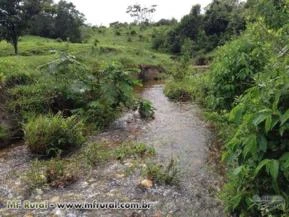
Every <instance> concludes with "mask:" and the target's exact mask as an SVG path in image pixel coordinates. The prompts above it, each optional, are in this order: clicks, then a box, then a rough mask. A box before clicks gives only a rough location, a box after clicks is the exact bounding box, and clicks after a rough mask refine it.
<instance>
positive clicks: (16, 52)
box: [13, 39, 18, 55]
mask: <svg viewBox="0 0 289 217" xmlns="http://www.w3.org/2000/svg"><path fill="white" fill-rule="evenodd" d="M13 47H14V51H15V55H18V39H14V40H13Z"/></svg>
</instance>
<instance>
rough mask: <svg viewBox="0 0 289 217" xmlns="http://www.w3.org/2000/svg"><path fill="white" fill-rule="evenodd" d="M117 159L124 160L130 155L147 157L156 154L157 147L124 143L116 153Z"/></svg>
mask: <svg viewBox="0 0 289 217" xmlns="http://www.w3.org/2000/svg"><path fill="white" fill-rule="evenodd" d="M114 155H115V157H116V159H118V160H123V159H125V158H129V157H135V158H137V157H141V158H143V157H146V156H153V155H155V149H154V148H153V147H149V146H147V145H145V144H142V143H140V144H130V143H128V144H123V145H121V146H120V147H119V148H117V149H116V151H115V153H114Z"/></svg>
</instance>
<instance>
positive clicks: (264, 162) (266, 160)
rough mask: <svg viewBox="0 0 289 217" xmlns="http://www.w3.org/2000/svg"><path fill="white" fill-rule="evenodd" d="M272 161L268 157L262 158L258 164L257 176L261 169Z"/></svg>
mask: <svg viewBox="0 0 289 217" xmlns="http://www.w3.org/2000/svg"><path fill="white" fill-rule="evenodd" d="M269 162H270V160H268V159H265V160H262V161H261V162H260V163H259V165H258V166H257V168H256V169H255V176H257V175H258V174H259V172H260V170H261V169H262V168H263V167H264V166H266V165H267V164H268V163H269Z"/></svg>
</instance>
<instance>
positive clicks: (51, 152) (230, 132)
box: [0, 0, 289, 217]
mask: <svg viewBox="0 0 289 217" xmlns="http://www.w3.org/2000/svg"><path fill="white" fill-rule="evenodd" d="M155 8H156V6H155V5H153V6H151V7H150V8H144V7H142V6H140V5H132V6H130V7H129V8H128V11H127V13H129V14H130V15H131V16H132V17H134V18H135V19H136V20H135V23H132V24H128V23H119V22H115V23H111V24H110V27H109V28H107V27H103V26H99V27H97V26H89V25H85V24H84V21H85V18H84V16H83V15H82V14H81V13H80V12H79V11H78V10H77V9H76V8H75V6H74V5H73V4H72V3H67V2H66V1H59V2H58V3H57V4H56V3H53V1H51V0H41V1H36V0H25V1H24V0H23V1H22V0H13V1H11V0H10V1H7V0H0V39H1V40H4V41H1V42H0V91H1V93H0V101H1V102H0V103H1V107H0V117H2V116H3V117H4V116H5V117H8V119H9V120H8V121H6V120H5V121H4V120H2V119H0V143H1V145H2V144H6V143H8V141H11V138H15V137H14V136H15V134H17V138H19V139H20V140H21V139H23V140H24V141H25V143H26V144H27V146H28V147H29V149H30V151H31V152H32V153H33V154H35V155H37V156H42V157H49V159H47V158H43V159H42V160H41V161H40V160H35V161H33V162H32V165H31V168H30V170H28V172H27V173H26V174H25V177H26V180H25V181H26V182H27V185H28V186H29V188H30V189H34V188H41V187H43V186H45V185H46V186H50V187H55V188H58V187H66V186H68V185H69V184H71V183H73V182H75V181H76V180H77V178H78V177H79V176H80V175H82V174H81V173H82V172H83V173H85V172H86V170H85V169H83V168H81V166H82V167H87V166H89V167H94V166H98V165H99V164H101V163H104V162H107V161H108V160H119V161H121V162H122V161H124V160H125V159H127V158H130V160H136V159H141V160H143V159H144V158H145V157H149V156H152V155H154V154H155V150H154V149H153V148H152V147H148V146H146V145H145V144H135V143H125V144H121V145H115V144H99V143H94V142H93V143H89V144H86V143H85V142H86V141H87V138H86V136H87V135H91V133H92V132H99V131H101V130H103V129H104V128H106V127H108V126H109V124H110V123H111V122H113V121H114V120H115V119H116V118H117V117H119V115H120V114H121V113H122V112H123V111H127V110H129V109H136V108H135V107H136V106H135V105H137V109H138V110H139V113H140V116H141V118H143V119H151V118H153V117H154V108H153V105H152V104H151V103H150V102H148V101H146V100H140V101H138V99H137V97H136V96H135V94H134V88H135V87H136V86H138V85H139V81H138V80H137V77H138V75H139V68H140V65H141V64H147V65H155V66H159V65H161V66H162V67H165V68H166V70H165V71H167V72H168V75H170V78H169V79H168V80H167V82H166V87H165V94H166V95H167V96H168V97H169V98H170V99H173V100H179V101H189V100H194V101H197V102H199V103H200V104H201V105H202V106H203V107H204V108H205V109H206V110H207V117H208V118H209V119H210V120H211V121H212V122H214V124H215V125H216V126H217V127H216V128H217V129H218V130H219V136H220V137H221V140H222V141H223V143H224V145H223V147H222V152H223V155H222V156H223V161H224V163H225V164H226V166H227V169H226V183H225V185H224V187H223V190H222V192H221V194H220V197H221V198H222V200H223V201H224V204H225V208H226V211H227V212H228V213H230V214H232V215H235V216H240V217H251V216H254V217H286V216H288V215H289V208H288V207H289V199H288V195H289V187H288V181H289V174H288V171H289V148H288V141H289V104H288V100H289V88H288V87H289V86H288V83H289V77H288V75H289V71H288V64H289V49H288V43H289V33H288V32H289V24H288V20H289V2H288V0H279V1H275V0H248V1H246V2H244V1H237V0H223V1H221V0H213V1H212V3H211V4H210V5H209V6H208V7H207V8H206V9H205V12H204V13H201V8H200V6H198V5H196V6H193V7H192V9H191V12H190V13H189V14H188V15H186V16H184V17H183V18H182V19H181V21H180V22H178V21H176V20H174V19H172V20H165V19H162V20H160V21H159V22H157V23H151V22H150V21H151V20H150V17H151V15H152V14H153V13H154V12H155ZM24 34H25V36H24ZM11 44H12V45H13V48H12V47H11ZM153 49H154V50H153ZM161 52H168V53H169V54H172V55H176V56H169V54H166V53H161ZM14 53H16V54H18V56H14V55H13V54H14ZM211 63H212V64H211ZM193 64H197V65H208V66H206V67H208V71H206V70H203V69H206V67H204V68H202V67H193V66H192V65H193ZM10 125H11V126H10ZM76 150H78V151H76ZM67 154H69V155H67ZM51 157H56V158H51ZM178 174H179V170H178V168H177V167H176V165H175V162H174V161H173V160H171V161H170V163H169V165H168V166H165V165H160V164H156V163H155V162H150V163H147V164H146V166H145V167H144V168H143V171H142V175H143V176H144V177H146V178H147V179H148V180H151V181H153V182H154V183H157V184H167V185H170V184H177V183H178V181H179V180H178Z"/></svg>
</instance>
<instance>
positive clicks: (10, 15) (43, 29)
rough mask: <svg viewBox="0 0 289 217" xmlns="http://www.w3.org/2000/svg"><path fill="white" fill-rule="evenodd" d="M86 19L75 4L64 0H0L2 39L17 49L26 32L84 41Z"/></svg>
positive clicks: (0, 35) (0, 30) (0, 32)
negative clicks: (83, 27)
mask: <svg viewBox="0 0 289 217" xmlns="http://www.w3.org/2000/svg"><path fill="white" fill-rule="evenodd" d="M84 21H85V18H84V15H83V14H82V13H80V12H79V11H78V10H77V9H76V8H75V6H74V5H73V4H72V3H68V2H66V1H64V0H61V1H59V3H57V4H56V3H54V2H53V0H0V40H6V41H7V42H9V43H11V44H12V45H13V47H14V49H15V53H16V54H17V52H18V40H19V37H20V36H21V35H23V34H32V35H38V36H43V37H48V38H55V39H56V38H59V39H61V40H69V41H71V42H81V28H80V27H81V26H83V24H84Z"/></svg>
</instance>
